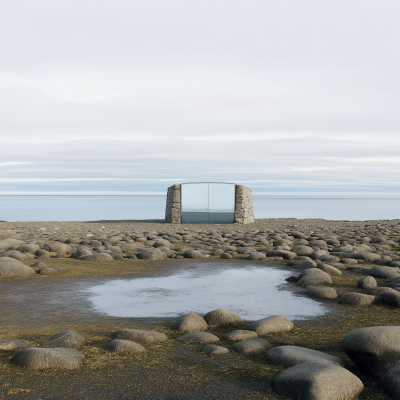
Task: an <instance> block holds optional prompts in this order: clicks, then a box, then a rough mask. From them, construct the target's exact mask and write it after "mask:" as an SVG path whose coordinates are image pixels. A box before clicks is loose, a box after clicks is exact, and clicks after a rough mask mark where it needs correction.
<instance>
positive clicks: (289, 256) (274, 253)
mask: <svg viewBox="0 0 400 400" xmlns="http://www.w3.org/2000/svg"><path fill="white" fill-rule="evenodd" d="M296 256H297V254H296V253H294V252H293V251H289V250H270V251H268V252H267V257H282V258H283V259H284V260H293V258H295V257H296Z"/></svg>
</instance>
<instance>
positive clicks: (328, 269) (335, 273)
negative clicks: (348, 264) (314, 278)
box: [318, 263, 342, 276]
mask: <svg viewBox="0 0 400 400" xmlns="http://www.w3.org/2000/svg"><path fill="white" fill-rule="evenodd" d="M318 269H320V270H321V271H324V272H326V273H327V274H329V275H331V276H341V275H342V271H341V270H340V269H337V268H335V267H332V265H328V264H324V263H320V264H319V265H318Z"/></svg>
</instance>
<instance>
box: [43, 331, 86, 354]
mask: <svg viewBox="0 0 400 400" xmlns="http://www.w3.org/2000/svg"><path fill="white" fill-rule="evenodd" d="M85 340H86V338H85V337H84V336H82V335H81V334H80V333H78V332H76V331H74V330H72V329H68V330H66V331H62V332H59V333H57V334H56V335H54V336H52V337H51V338H50V339H49V340H47V341H46V342H44V343H43V344H42V346H43V347H48V348H49V347H58V348H60V347H62V348H66V347H69V348H71V347H72V348H75V349H79V347H81V346H82V344H83V343H84V341H85Z"/></svg>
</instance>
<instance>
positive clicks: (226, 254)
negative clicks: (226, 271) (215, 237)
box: [220, 253, 232, 260]
mask: <svg viewBox="0 0 400 400" xmlns="http://www.w3.org/2000/svg"><path fill="white" fill-rule="evenodd" d="M220 258H222V259H225V260H229V259H231V258H232V255H231V254H229V253H222V254H221V257H220Z"/></svg>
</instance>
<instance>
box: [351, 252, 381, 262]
mask: <svg viewBox="0 0 400 400" xmlns="http://www.w3.org/2000/svg"><path fill="white" fill-rule="evenodd" d="M351 258H355V259H356V260H364V261H368V262H374V261H375V260H378V259H379V258H381V256H380V254H376V253H370V252H363V253H355V254H352V255H351Z"/></svg>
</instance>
